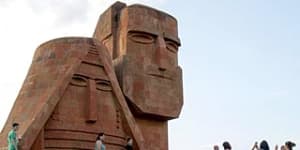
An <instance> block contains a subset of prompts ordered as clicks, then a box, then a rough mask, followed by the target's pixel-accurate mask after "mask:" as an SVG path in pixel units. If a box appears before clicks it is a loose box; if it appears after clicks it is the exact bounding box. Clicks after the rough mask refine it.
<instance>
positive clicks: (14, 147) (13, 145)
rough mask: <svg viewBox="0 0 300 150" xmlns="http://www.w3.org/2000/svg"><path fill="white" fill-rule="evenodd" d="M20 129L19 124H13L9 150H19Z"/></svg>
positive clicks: (9, 138)
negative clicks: (18, 134)
mask: <svg viewBox="0 0 300 150" xmlns="http://www.w3.org/2000/svg"><path fill="white" fill-rule="evenodd" d="M18 129H19V124H18V123H13V124H12V129H11V130H10V131H9V133H8V138H7V141H8V150H18V142H19V141H18V138H17V133H16V132H17V130H18Z"/></svg>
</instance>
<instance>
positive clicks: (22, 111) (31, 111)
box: [0, 2, 183, 150]
mask: <svg viewBox="0 0 300 150" xmlns="http://www.w3.org/2000/svg"><path fill="white" fill-rule="evenodd" d="M179 46H180V41H179V38H178V33H177V22H176V19H175V18H174V17H172V16H170V15H168V14H166V13H164V12H161V11H158V10H155V9H153V8H150V7H147V6H143V5H131V6H126V4H124V3H120V2H117V3H115V4H113V5H112V6H111V7H110V8H108V9H107V10H106V11H105V12H104V13H103V14H102V15H101V16H100V19H99V22H98V24H97V26H96V29H95V33H94V36H93V38H85V37H65V38H59V39H54V40H50V41H48V42H46V43H43V44H42V45H40V46H39V47H38V48H37V50H36V52H35V54H34V57H33V60H32V64H31V66H30V68H29V71H28V74H27V76H26V78H25V81H24V83H23V86H22V88H21V90H20V92H19V95H18V97H17V99H16V101H15V103H14V106H13V108H12V110H11V112H10V114H9V116H8V119H7V121H6V123H5V126H4V128H3V129H2V131H1V134H0V147H5V146H6V145H7V143H6V142H7V140H6V139H7V134H8V132H9V130H10V129H11V124H12V123H13V122H18V123H19V124H20V129H19V131H18V135H19V136H21V140H20V143H19V148H20V149H24V150H27V149H32V150H40V149H94V145H95V139H96V136H97V134H98V133H100V132H104V133H105V135H106V139H105V141H104V142H105V144H106V147H107V150H122V149H124V146H125V145H126V137H128V136H129V137H132V138H133V139H134V149H135V150H168V124H167V123H168V120H171V119H174V118H177V117H178V116H179V114H180V111H181V107H182V105H183V90H182V71H181V68H180V67H179V66H178V62H177V57H178V55H177V53H178V47H179Z"/></svg>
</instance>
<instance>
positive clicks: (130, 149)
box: [125, 137, 133, 150]
mask: <svg viewBox="0 0 300 150" xmlns="http://www.w3.org/2000/svg"><path fill="white" fill-rule="evenodd" d="M132 142H133V141H132V138H130V137H129V138H127V144H126V146H125V149H126V150H133V148H132Z"/></svg>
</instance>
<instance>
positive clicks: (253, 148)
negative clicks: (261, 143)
mask: <svg viewBox="0 0 300 150" xmlns="http://www.w3.org/2000/svg"><path fill="white" fill-rule="evenodd" d="M255 149H257V150H258V143H257V142H255V143H254V145H253V147H252V149H251V150H255Z"/></svg>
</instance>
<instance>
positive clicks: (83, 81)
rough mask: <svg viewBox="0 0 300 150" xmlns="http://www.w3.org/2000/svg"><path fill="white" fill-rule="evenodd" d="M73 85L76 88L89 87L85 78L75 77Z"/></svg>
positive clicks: (72, 81)
mask: <svg viewBox="0 0 300 150" xmlns="http://www.w3.org/2000/svg"><path fill="white" fill-rule="evenodd" d="M71 84H72V85H76V86H87V79H86V78H85V77H83V76H79V75H74V76H73V77H72V80H71Z"/></svg>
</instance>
